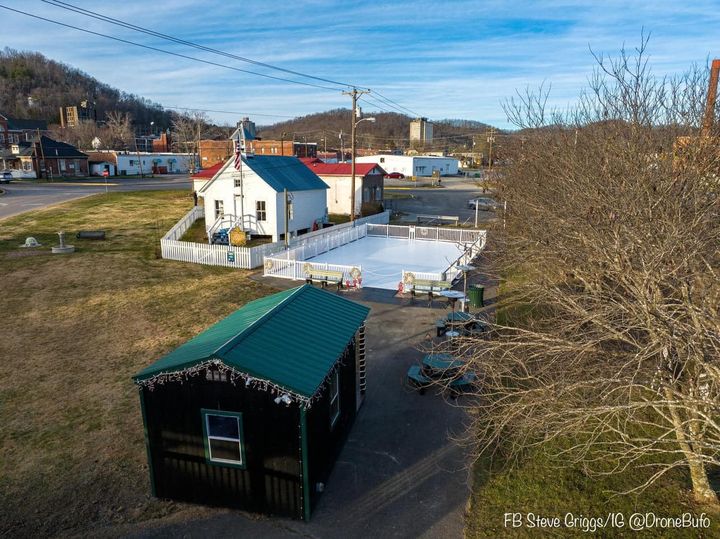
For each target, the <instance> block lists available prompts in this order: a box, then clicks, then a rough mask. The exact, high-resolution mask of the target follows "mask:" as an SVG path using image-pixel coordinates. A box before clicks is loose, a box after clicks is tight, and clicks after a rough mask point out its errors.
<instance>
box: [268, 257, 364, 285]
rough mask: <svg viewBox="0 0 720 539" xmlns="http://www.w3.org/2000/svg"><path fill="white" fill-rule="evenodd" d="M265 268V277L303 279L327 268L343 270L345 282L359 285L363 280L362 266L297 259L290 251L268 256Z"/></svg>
mask: <svg viewBox="0 0 720 539" xmlns="http://www.w3.org/2000/svg"><path fill="white" fill-rule="evenodd" d="M286 255H287V256H286ZM263 268H264V272H263V275H264V276H265V277H279V278H281V279H292V280H294V281H302V280H305V279H306V278H307V277H308V276H309V275H311V274H312V271H313V270H325V271H338V272H342V274H343V279H342V280H343V283H347V282H348V281H349V282H354V283H355V284H356V285H357V286H358V287H359V285H360V282H362V266H345V265H342V264H327V263H325V262H311V261H307V260H296V259H294V258H292V257H291V256H290V253H289V252H288V251H286V252H285V253H280V254H279V255H276V256H266V257H265V263H264V266H263Z"/></svg>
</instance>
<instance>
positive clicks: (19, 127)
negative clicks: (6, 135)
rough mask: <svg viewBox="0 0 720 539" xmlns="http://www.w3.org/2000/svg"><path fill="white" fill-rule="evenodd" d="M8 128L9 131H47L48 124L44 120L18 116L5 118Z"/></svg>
mask: <svg viewBox="0 0 720 539" xmlns="http://www.w3.org/2000/svg"><path fill="white" fill-rule="evenodd" d="M7 124H8V129H9V130H10V131H32V130H36V129H39V130H40V131H47V128H48V124H47V122H46V121H45V120H24V119H19V118H7Z"/></svg>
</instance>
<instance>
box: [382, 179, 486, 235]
mask: <svg viewBox="0 0 720 539" xmlns="http://www.w3.org/2000/svg"><path fill="white" fill-rule="evenodd" d="M442 185H443V187H440V188H435V189H432V188H413V187H412V183H411V182H408V181H406V180H399V181H398V180H391V181H387V180H386V183H385V191H386V196H387V195H388V194H389V195H391V196H392V195H399V196H404V195H412V197H413V198H401V199H390V200H388V202H387V206H388V208H392V209H393V210H395V211H401V212H403V213H405V214H407V215H406V216H404V218H403V220H404V221H408V222H410V221H412V222H415V221H416V216H417V215H418V214H422V215H456V216H458V217H459V218H460V222H461V223H463V222H467V224H469V225H472V224H474V221H475V210H471V209H469V208H468V205H467V203H468V200H469V199H471V198H476V197H478V196H490V193H489V192H488V193H485V194H483V189H482V187H478V185H477V184H476V181H475V180H474V179H471V178H467V179H465V178H443V180H442ZM496 217H498V215H497V214H496V213H495V212H486V211H480V212H478V221H479V223H480V225H481V223H482V222H483V221H487V220H488V219H494V218H496Z"/></svg>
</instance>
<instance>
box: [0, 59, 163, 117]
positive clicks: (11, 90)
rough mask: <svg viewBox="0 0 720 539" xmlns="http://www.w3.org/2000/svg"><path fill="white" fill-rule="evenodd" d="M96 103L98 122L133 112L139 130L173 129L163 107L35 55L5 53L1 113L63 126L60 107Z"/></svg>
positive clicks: (0, 72) (0, 64)
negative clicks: (154, 128)
mask: <svg viewBox="0 0 720 539" xmlns="http://www.w3.org/2000/svg"><path fill="white" fill-rule="evenodd" d="M84 100H88V101H90V102H91V103H92V101H95V107H96V111H97V118H98V120H105V118H106V114H107V113H109V112H120V113H129V114H130V115H131V117H132V119H133V123H134V124H135V126H137V127H144V126H149V125H150V122H151V121H152V122H155V126H156V129H157V128H160V129H165V128H167V127H169V126H170V113H169V111H165V110H163V108H162V106H161V105H159V104H158V103H153V102H152V101H149V100H147V99H144V98H142V97H139V96H136V95H133V94H128V93H125V92H122V91H120V90H117V89H115V88H112V87H111V86H108V85H107V84H104V83H102V82H100V81H98V80H97V79H95V78H93V77H91V76H90V75H88V74H87V73H83V72H82V71H80V70H79V69H75V68H73V67H70V66H68V65H65V64H62V63H60V62H56V61H54V60H50V59H49V58H46V57H45V56H43V55H42V54H39V53H34V52H19V51H16V50H12V49H7V48H6V49H5V50H3V51H0V113H2V114H5V115H7V116H10V117H14V118H30V119H37V120H47V121H48V122H49V123H59V122H60V113H59V109H60V107H63V106H71V105H75V106H79V105H80V102H81V101H84Z"/></svg>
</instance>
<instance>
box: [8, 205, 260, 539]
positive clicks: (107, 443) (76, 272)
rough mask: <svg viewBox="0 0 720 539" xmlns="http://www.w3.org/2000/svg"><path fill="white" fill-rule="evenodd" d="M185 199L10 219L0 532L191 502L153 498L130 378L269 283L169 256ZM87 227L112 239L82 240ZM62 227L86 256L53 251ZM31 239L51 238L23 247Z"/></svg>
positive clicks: (63, 527)
mask: <svg viewBox="0 0 720 539" xmlns="http://www.w3.org/2000/svg"><path fill="white" fill-rule="evenodd" d="M188 209H189V203H188V197H187V195H186V193H184V192H178V191H173V192H154V191H145V192H142V193H112V194H110V195H97V196H93V197H89V198H85V199H82V200H80V201H75V202H69V203H66V204H63V205H61V206H56V207H54V208H49V209H45V210H40V211H35V212H31V213H26V214H22V215H20V216H16V217H12V218H10V219H7V220H3V221H1V222H0V268H1V271H0V275H1V278H0V295H1V297H2V314H3V323H2V325H1V326H0V343H2V349H3V354H2V361H1V362H0V425H1V426H0V433H2V436H0V451H1V452H2V453H1V454H2V458H0V500H2V503H0V522H1V524H0V535H2V536H6V535H7V536H8V537H20V536H23V537H25V536H32V535H51V534H52V535H69V534H80V535H85V534H87V533H88V532H89V531H90V530H92V531H93V533H97V532H98V530H99V529H100V528H102V527H104V526H112V525H116V524H123V523H132V522H138V521H142V520H147V519H150V518H154V517H159V516H162V515H166V514H169V513H172V512H178V511H190V510H191V509H188V508H187V507H186V506H183V505H180V504H175V503H171V502H165V501H160V500H155V499H151V498H150V485H149V478H148V471H147V459H146V453H145V445H144V440H143V429H142V419H141V416H140V409H139V399H138V392H137V389H136V388H135V386H134V384H133V383H132V381H131V379H130V377H131V376H132V375H133V374H134V373H136V372H138V371H139V370H140V369H142V368H143V367H145V366H147V365H148V364H149V363H151V362H152V361H154V360H155V359H157V358H158V357H159V356H161V355H162V354H164V353H166V352H168V351H169V350H171V349H172V348H174V347H175V346H177V345H179V344H181V343H183V342H184V341H186V340H187V339H188V338H190V337H192V336H193V335H195V334H197V333H198V332H200V331H201V330H203V329H204V328H206V327H207V326H208V325H210V324H212V323H213V322H215V321H217V320H218V319H220V318H222V317H224V316H226V315H228V314H229V313H230V312H232V311H234V310H235V309H237V308H238V307H240V306H241V305H243V304H244V303H245V302H247V301H248V300H251V299H254V298H257V297H259V296H263V295H266V294H268V293H270V292H272V289H270V288H268V287H266V286H263V285H261V284H259V283H256V282H254V281H252V280H250V279H249V278H248V275H249V273H248V272H243V271H237V270H231V269H226V268H216V267H209V266H201V265H195V264H186V263H181V262H173V261H165V260H159V259H158V258H157V251H158V241H159V238H160V237H161V235H162V234H163V233H164V232H165V231H166V230H167V229H168V228H170V226H172V224H173V223H175V222H176V221H177V219H179V218H180V217H181V216H182V215H184V214H185V213H186V212H187V211H188ZM79 229H86V230H97V229H103V230H106V231H107V240H106V241H91V240H77V239H75V238H74V234H75V232H76V231H77V230H79ZM59 230H64V231H65V232H66V233H67V236H66V237H68V242H67V243H71V244H74V245H75V246H76V248H77V252H76V253H74V254H71V255H52V254H50V250H49V247H50V246H51V245H56V244H57V235H56V234H55V233H56V232H57V231H59ZM27 236H34V237H35V238H37V239H38V240H39V241H40V242H41V243H42V244H43V247H41V248H39V249H37V250H26V249H20V248H18V245H20V244H21V243H23V242H24V240H25V237H27ZM192 511H195V512H197V511H210V510H205V509H197V508H196V509H192Z"/></svg>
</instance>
